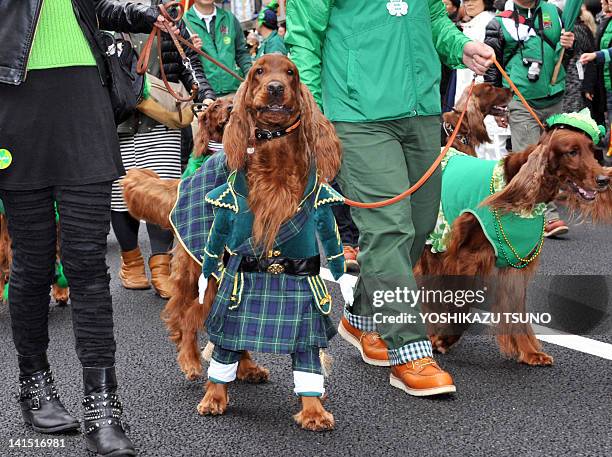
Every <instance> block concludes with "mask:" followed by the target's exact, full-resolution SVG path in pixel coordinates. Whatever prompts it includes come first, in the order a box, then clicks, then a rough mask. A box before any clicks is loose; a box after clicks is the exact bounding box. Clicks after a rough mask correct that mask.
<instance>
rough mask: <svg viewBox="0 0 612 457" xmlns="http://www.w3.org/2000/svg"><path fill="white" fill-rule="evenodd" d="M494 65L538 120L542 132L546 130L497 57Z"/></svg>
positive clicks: (494, 59)
mask: <svg viewBox="0 0 612 457" xmlns="http://www.w3.org/2000/svg"><path fill="white" fill-rule="evenodd" d="M493 63H494V64H495V66H496V67H497V69H498V70H499V72H500V73H501V75H502V76H503V77H504V79H505V80H506V81H508V84H509V85H510V88H511V89H512V90H513V91H514V93H515V94H516V96H517V97H518V98H519V99H520V100H521V102H522V103H523V105H525V108H527V111H529V114H531V115H532V116H533V118H534V119H535V120H536V122H537V123H538V125H539V126H540V128H541V129H542V130H544V124H542V121H541V120H540V118H539V117H538V115H537V114H536V113H535V111H534V110H533V108H532V107H531V106H529V103H527V100H525V97H523V94H521V91H520V90H518V87H516V86H515V85H514V83H513V82H512V80H511V79H510V76H508V73H506V70H504V69H503V68H502V66H501V65H500V64H499V62H498V61H497V59H496V58H495V56H493Z"/></svg>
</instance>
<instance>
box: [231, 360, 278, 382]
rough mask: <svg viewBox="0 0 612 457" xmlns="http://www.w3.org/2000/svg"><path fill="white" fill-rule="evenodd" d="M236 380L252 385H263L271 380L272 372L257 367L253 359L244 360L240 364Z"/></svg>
mask: <svg viewBox="0 0 612 457" xmlns="http://www.w3.org/2000/svg"><path fill="white" fill-rule="evenodd" d="M236 379H238V381H243V382H248V383H250V384H262V383H264V382H268V381H269V380H270V370H268V369H267V368H264V367H261V366H259V365H257V364H256V363H255V361H253V360H252V359H242V360H240V362H239V363H238V371H237V372H236Z"/></svg>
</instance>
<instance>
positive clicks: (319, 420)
mask: <svg viewBox="0 0 612 457" xmlns="http://www.w3.org/2000/svg"><path fill="white" fill-rule="evenodd" d="M293 420H295V422H296V423H297V424H298V425H299V426H300V427H302V428H303V429H304V430H310V431H312V432H324V431H326V430H333V429H334V427H335V426H336V421H335V420H334V416H333V414H332V413H330V412H328V411H325V410H324V409H323V410H322V411H320V412H316V413H314V412H312V411H304V410H302V411H300V412H299V413H297V414H296V415H295V416H293Z"/></svg>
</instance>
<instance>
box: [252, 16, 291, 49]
mask: <svg viewBox="0 0 612 457" xmlns="http://www.w3.org/2000/svg"><path fill="white" fill-rule="evenodd" d="M257 24H258V25H257V33H259V34H260V35H261V36H262V37H263V40H262V41H261V44H260V45H259V49H258V50H257V54H256V55H255V60H257V59H259V58H260V57H261V56H263V55H264V54H272V53H275V52H276V53H280V54H283V55H285V56H286V55H287V48H286V47H285V40H283V38H282V37H281V36H280V35H279V34H278V19H277V17H276V13H275V12H274V11H273V10H271V9H264V10H263V11H262V12H261V13H260V14H259V18H258V19H257Z"/></svg>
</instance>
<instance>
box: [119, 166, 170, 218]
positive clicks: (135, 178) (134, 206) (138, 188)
mask: <svg viewBox="0 0 612 457" xmlns="http://www.w3.org/2000/svg"><path fill="white" fill-rule="evenodd" d="M178 183H179V180H178V179H161V178H160V177H159V176H158V175H157V174H156V173H155V172H154V171H152V170H146V169H139V168H133V169H131V170H129V171H128V172H127V175H126V177H125V178H123V179H122V180H121V186H122V187H123V197H124V198H125V203H126V204H127V207H128V211H129V212H130V214H131V215H132V216H133V217H134V218H136V219H139V220H144V221H146V222H151V223H153V224H157V225H159V226H160V227H161V228H164V229H170V228H171V227H170V221H169V216H170V211H172V208H173V206H174V203H175V202H176V194H177V189H178Z"/></svg>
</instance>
